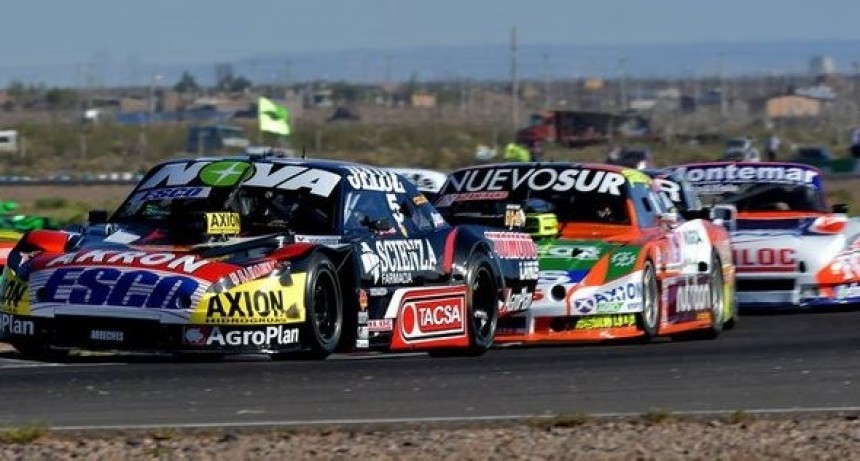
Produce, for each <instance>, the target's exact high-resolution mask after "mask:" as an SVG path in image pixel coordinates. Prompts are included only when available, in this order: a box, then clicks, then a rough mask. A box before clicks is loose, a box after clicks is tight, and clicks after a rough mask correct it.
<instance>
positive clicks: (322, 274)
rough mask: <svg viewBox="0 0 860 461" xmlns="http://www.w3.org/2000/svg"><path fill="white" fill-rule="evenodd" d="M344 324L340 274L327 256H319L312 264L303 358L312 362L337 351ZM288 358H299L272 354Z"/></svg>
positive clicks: (306, 293)
mask: <svg viewBox="0 0 860 461" xmlns="http://www.w3.org/2000/svg"><path fill="white" fill-rule="evenodd" d="M343 324H344V314H343V298H342V296H341V290H340V283H339V282H338V278H337V271H336V270H335V267H334V264H332V262H331V260H330V259H329V258H328V257H327V256H325V255H323V254H321V253H317V254H316V255H314V256H313V257H312V259H311V261H310V263H309V264H308V280H307V287H306V288H305V323H304V324H302V327H301V331H300V335H301V336H300V341H301V343H302V346H303V347H304V348H305V349H306V351H305V352H304V354H301V355H303V357H304V358H312V359H324V358H326V357H327V356H329V355H330V354H331V353H333V352H334V351H335V349H337V346H338V343H339V342H340V338H341V335H342V334H343ZM288 357H296V354H292V353H289V352H286V353H275V354H272V358H273V359H276V360H278V359H283V358H288Z"/></svg>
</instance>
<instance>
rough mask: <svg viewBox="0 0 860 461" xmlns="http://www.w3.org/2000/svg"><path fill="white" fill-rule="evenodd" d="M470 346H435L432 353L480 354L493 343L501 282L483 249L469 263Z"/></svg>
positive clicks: (467, 310)
mask: <svg viewBox="0 0 860 461" xmlns="http://www.w3.org/2000/svg"><path fill="white" fill-rule="evenodd" d="M466 267H467V268H468V271H469V272H468V274H467V275H466V322H467V324H466V328H467V329H468V335H469V346H468V347H467V348H466V349H434V350H431V351H429V354H430V355H432V356H439V357H450V356H478V355H483V354H484V353H485V352H487V350H488V349H489V348H490V347H491V346H492V345H493V340H494V339H495V336H496V325H497V323H498V319H499V282H498V277H497V275H496V271H495V270H493V267H494V265H493V262H492V260H490V258H489V257H488V256H487V255H486V254H484V253H483V252H476V253H475V254H474V255H473V256H472V257H471V258H470V259H469V262H468V264H467V266H466Z"/></svg>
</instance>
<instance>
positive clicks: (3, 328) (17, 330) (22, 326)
mask: <svg viewBox="0 0 860 461" xmlns="http://www.w3.org/2000/svg"><path fill="white" fill-rule="evenodd" d="M0 333H4V334H10V335H19V336H33V335H35V334H36V326H35V324H34V323H33V321H32V320H21V319H16V318H15V317H14V316H12V315H9V314H0Z"/></svg>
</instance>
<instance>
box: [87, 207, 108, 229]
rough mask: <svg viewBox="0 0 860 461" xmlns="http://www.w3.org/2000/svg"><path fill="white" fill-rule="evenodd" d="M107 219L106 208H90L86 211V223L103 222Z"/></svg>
mask: <svg viewBox="0 0 860 461" xmlns="http://www.w3.org/2000/svg"><path fill="white" fill-rule="evenodd" d="M107 220H108V212H107V211H106V210H90V211H89V212H88V213H87V223H88V224H90V225H95V224H104V223H106V222H107Z"/></svg>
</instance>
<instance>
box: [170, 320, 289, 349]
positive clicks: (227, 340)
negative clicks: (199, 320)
mask: <svg viewBox="0 0 860 461" xmlns="http://www.w3.org/2000/svg"><path fill="white" fill-rule="evenodd" d="M183 342H184V343H185V344H186V345H188V346H195V347H201V346H230V347H242V346H253V347H271V346H288V345H292V344H298V343H299V329H298V328H295V327H285V326H284V325H269V326H266V327H259V328H229V327H219V326H213V327H207V326H190V327H185V333H184V334H183Z"/></svg>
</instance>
